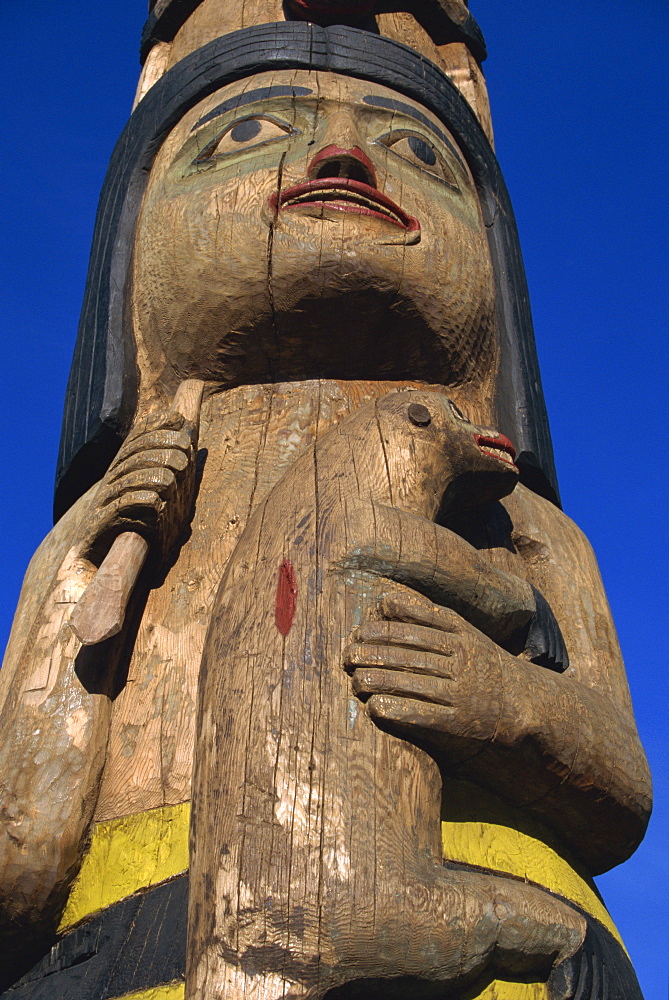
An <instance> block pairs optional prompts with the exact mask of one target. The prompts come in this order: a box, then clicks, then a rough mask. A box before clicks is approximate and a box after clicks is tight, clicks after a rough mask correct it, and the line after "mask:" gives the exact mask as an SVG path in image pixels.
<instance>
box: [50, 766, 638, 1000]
mask: <svg viewBox="0 0 669 1000" xmlns="http://www.w3.org/2000/svg"><path fill="white" fill-rule="evenodd" d="M443 800H444V817H443V823H442V840H443V847H444V858H445V859H446V860H448V861H454V862H461V863H465V864H473V865H479V866H481V867H483V868H490V869H492V870H494V871H498V872H500V873H501V874H507V875H513V876H516V877H517V878H522V879H527V880H528V881H530V882H534V883H536V884H537V885H540V886H544V887H545V888H546V889H549V890H550V891H551V892H555V893H557V894H558V895H560V896H563V897H564V898H565V899H568V900H571V902H573V903H576V905H578V906H580V907H581V908H582V909H583V910H585V912H586V913H589V914H590V915H591V916H593V917H595V919H596V920H598V921H599V922H600V923H602V924H603V925H604V926H605V927H606V928H607V929H608V930H609V931H610V932H611V934H613V935H614V937H615V938H616V939H617V940H618V941H619V942H620V943H621V944H622V941H621V939H620V935H619V934H618V931H617V929H616V927H615V924H614V923H613V921H612V920H611V917H610V916H609V913H608V911H607V910H606V907H605V906H604V904H603V902H602V900H601V898H600V896H599V894H598V892H597V889H596V888H595V885H594V883H593V882H592V880H591V879H590V878H589V876H588V875H587V873H586V872H584V871H583V870H582V869H581V868H580V866H579V865H578V863H577V862H575V861H574V860H573V859H572V858H570V857H569V856H568V855H567V854H566V853H565V851H564V850H563V849H562V848H561V847H560V846H559V845H558V843H557V842H556V841H555V839H554V838H553V837H552V836H551V834H550V833H549V832H548V831H547V830H545V829H544V828H543V827H541V826H540V824H538V823H536V822H535V821H534V820H533V819H531V818H530V817H529V816H528V815H527V814H525V813H523V812H522V811H521V810H519V809H515V808H513V807H512V806H509V805H507V804H506V803H505V802H503V801H502V800H501V799H498V798H496V796H494V795H491V794H490V793H488V792H484V791H482V790H481V789H479V788H475V787H474V786H473V785H467V784H466V783H464V782H459V781H450V780H449V781H446V782H445V784H444V795H443ZM189 818H190V804H189V803H188V802H183V803H181V804H180V805H177V806H165V807H163V808H162V809H151V810H148V811H147V812H142V813H136V814H134V815H132V816H125V817H123V818H121V819H117V820H110V821H108V822H104V823H98V824H97V825H96V826H95V828H94V830H93V835H92V838H91V843H90V848H89V851H88V854H87V855H86V857H85V858H84V861H83V864H82V866H81V870H80V872H79V875H78V877H77V879H76V881H75V883H74V886H73V888H72V892H71V893H70V898H69V900H68V903H67V906H66V908H65V911H64V913H63V917H62V919H61V924H60V928H59V930H60V931H64V930H66V929H67V928H69V927H72V926H73V925H74V924H76V923H78V922H79V921H80V920H83V919H84V917H87V916H89V915H90V914H92V913H95V912H97V911H98V910H101V909H103V908H104V907H106V906H110V905H111V904H112V903H116V902H118V901H119V900H121V899H124V898H125V897H127V896H131V895H132V894H133V893H135V892H137V891H139V890H140V889H144V888H147V887H148V886H151V885H157V884H158V883H159V882H163V881H165V879H168V878H171V877H173V876H175V875H178V874H180V873H181V872H184V871H186V869H187V868H188V826H189ZM501 986H502V984H501V983H498V984H496V985H495V984H493V985H492V986H491V987H489V988H488V990H487V992H484V993H482V994H481V995H480V996H481V1000H483V998H485V1000H542V998H543V994H542V993H537V992H536V991H537V989H539V987H538V985H537V986H534V985H533V986H529V985H523V986H521V985H520V984H508V986H509V989H510V990H511V991H512V992H511V993H509V992H508V991H506V992H504V993H500V992H499V988H501ZM161 988H162V987H161ZM528 989H529V990H531V991H534V992H530V993H528V992H527V991H528ZM490 990H493V992H490ZM494 990H497V991H498V992H494ZM518 990H521V992H517V991H518ZM513 991H516V992H513ZM523 991H524V992H523ZM150 1000H153V998H150ZM160 1000H162V998H160ZM170 1000H171V998H170ZM472 1000H474V998H472Z"/></svg>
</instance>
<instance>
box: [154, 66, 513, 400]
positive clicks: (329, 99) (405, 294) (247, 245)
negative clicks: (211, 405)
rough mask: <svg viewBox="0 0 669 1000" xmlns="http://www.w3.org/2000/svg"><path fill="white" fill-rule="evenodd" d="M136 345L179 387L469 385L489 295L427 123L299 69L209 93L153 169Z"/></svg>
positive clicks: (460, 172) (476, 371)
mask: <svg viewBox="0 0 669 1000" xmlns="http://www.w3.org/2000/svg"><path fill="white" fill-rule="evenodd" d="M134 320H135V327H136V331H137V334H138V337H139V338H140V339H141V340H142V341H143V342H144V343H145V344H146V345H147V346H148V347H149V350H150V352H152V353H154V354H155V352H156V351H157V350H158V349H159V350H160V351H161V352H162V355H163V357H164V358H166V359H167V362H168V365H169V366H170V367H171V368H173V369H175V370H176V372H177V373H178V374H179V375H181V376H183V375H186V374H190V375H199V376H201V377H204V378H209V379H213V380H215V381H218V382H220V383H221V384H224V385H232V384H238V383H240V382H252V381H273V380H276V379H282V380H290V379H301V378H317V377H338V378H366V379H378V378H397V379H425V380H427V381H431V382H435V381H440V382H443V383H444V384H450V385H458V384H463V383H467V382H475V383H476V382H479V383H480V382H482V381H483V380H484V379H485V377H486V376H487V374H488V373H489V371H490V369H491V366H492V364H493V361H494V354H495V343H494V335H493V329H494V284H493V278H492V270H491V265H490V258H489V251H488V243H487V238H486V234H485V229H484V226H483V224H482V221H481V217H480V211H479V205H478V199H477V194H476V189H475V186H474V182H473V180H472V177H471V175H470V173H469V170H468V167H467V165H466V162H465V159H464V156H463V154H462V152H461V151H460V150H459V149H458V147H457V144H456V143H455V140H454V139H453V137H452V136H450V135H449V133H448V131H447V130H446V128H445V127H444V125H443V124H442V123H440V122H439V121H438V119H437V118H436V117H435V116H433V115H432V114H431V113H430V112H428V111H427V110H426V109H425V108H422V107H421V106H420V105H419V104H417V103H415V102H413V101H411V100H409V99H408V98H404V97H402V96H401V95H398V94H396V93H395V92H394V91H392V90H389V89H387V88H385V87H381V86H378V85H376V84H372V83H367V82H364V81H360V80H355V79H349V78H346V77H339V76H335V75H333V74H323V73H309V72H307V71H296V72H287V71H284V72H281V73H266V74H261V75H259V76H257V77H254V78H252V79H250V80H245V81H241V82H240V83H238V84H235V85H231V86H229V87H226V88H223V89H222V90H221V91H219V92H218V93H217V94H214V95H212V96H211V97H209V98H208V99H207V100H205V101H203V102H202V103H201V104H200V105H198V107H197V108H195V109H193V111H192V112H190V113H189V115H187V116H186V117H185V118H184V120H183V121H182V122H181V123H180V124H179V125H178V126H177V127H176V128H175V130H174V131H173V132H172V134H171V135H170V137H169V138H168V140H167V141H166V143H165V144H164V146H163V148H162V150H161V151H160V153H159V155H158V158H157V160H156V163H155V165H154V168H153V170H152V174H151V178H150V181H149V185H148V189H147V193H146V196H145V200H144V204H143V208H142V212H141V215H140V219H139V223H138V228H137V235H136V243H135V255H134Z"/></svg>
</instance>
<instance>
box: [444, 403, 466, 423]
mask: <svg viewBox="0 0 669 1000" xmlns="http://www.w3.org/2000/svg"><path fill="white" fill-rule="evenodd" d="M448 405H449V406H450V408H451V409H452V410H453V413H454V415H455V416H456V417H457V418H458V420H464V421H466V423H469V421H468V420H467V418H466V416H465V415H464V413H463V412H462V410H461V409H460V408H459V407H457V406H456V405H455V403H454V402H453V400H452V399H449V401H448Z"/></svg>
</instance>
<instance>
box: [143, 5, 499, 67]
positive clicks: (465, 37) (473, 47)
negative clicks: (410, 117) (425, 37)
mask: <svg viewBox="0 0 669 1000" xmlns="http://www.w3.org/2000/svg"><path fill="white" fill-rule="evenodd" d="M201 3H202V0H171V2H170V3H167V4H161V5H160V7H159V8H158V9H155V8H154V10H152V11H151V13H150V14H149V17H148V19H147V21H146V23H145V25H144V28H143V30H142V38H141V41H140V45H139V58H140V60H141V62H142V63H144V62H145V61H146V57H147V56H148V54H149V52H150V51H151V49H152V48H153V46H154V45H155V44H156V42H171V41H172V40H173V39H174V37H175V36H176V34H177V32H178V31H179V30H180V29H181V28H182V27H183V26H184V24H185V23H186V21H187V20H188V18H189V17H190V16H191V14H192V13H193V12H194V11H195V10H196V9H197V8H198V7H199V6H200V4H201ZM389 11H408V12H410V13H412V14H414V16H415V17H416V20H417V21H419V22H423V23H424V26H425V27H426V28H427V29H428V31H429V33H430V34H431V35H432V37H433V39H434V41H435V42H436V43H437V45H444V44H446V43H448V42H464V44H465V45H466V46H467V48H468V49H469V50H470V52H471V53H472V55H473V56H474V58H475V59H476V60H477V61H478V62H479V63H481V62H483V61H484V60H485V59H486V57H487V55H488V53H487V51H486V46H485V39H484V38H483V33H482V32H481V29H480V28H479V26H478V24H477V22H476V20H475V19H474V17H473V15H472V14H469V13H468V14H467V15H466V17H463V18H462V20H459V21H456V20H454V19H453V18H452V17H450V16H449V14H448V11H447V10H446V9H445V7H444V6H442V4H441V3H440V2H439V0H404V2H397V3H392V2H391V3H388V2H384V0H377V3H376V5H375V12H376V13H378V14H383V13H386V12H389Z"/></svg>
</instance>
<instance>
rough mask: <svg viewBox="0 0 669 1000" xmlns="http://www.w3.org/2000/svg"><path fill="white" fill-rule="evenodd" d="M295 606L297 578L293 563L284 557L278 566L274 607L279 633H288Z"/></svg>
mask: <svg viewBox="0 0 669 1000" xmlns="http://www.w3.org/2000/svg"><path fill="white" fill-rule="evenodd" d="M296 608H297V579H296V577H295V570H294V568H293V564H292V562H291V561H290V560H289V559H284V560H283V562H282V563H281V565H280V566H279V579H278V581H277V585H276V607H275V609H274V620H275V622H276V627H277V628H278V630H279V632H280V633H281V635H288V633H289V632H290V630H291V627H292V625H293V619H294V618H295V609H296Z"/></svg>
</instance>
